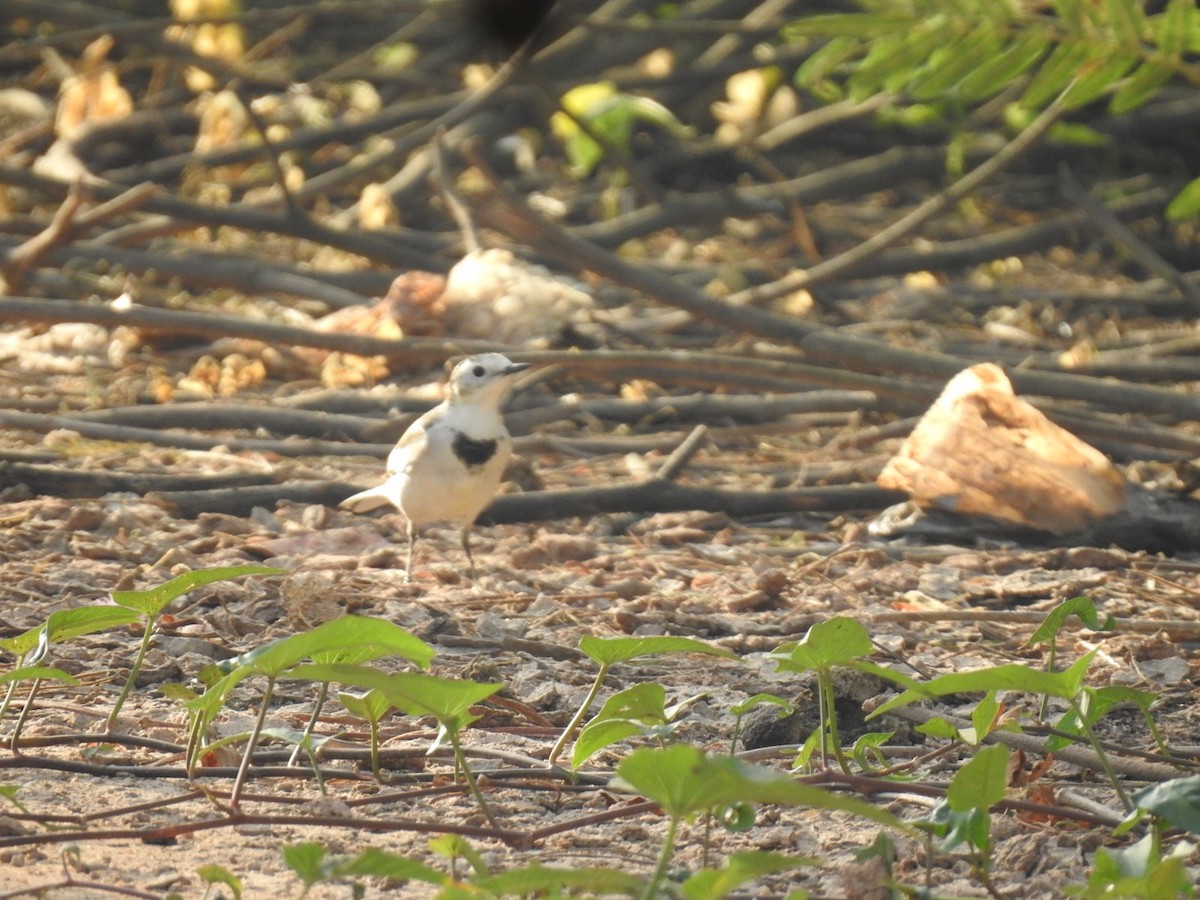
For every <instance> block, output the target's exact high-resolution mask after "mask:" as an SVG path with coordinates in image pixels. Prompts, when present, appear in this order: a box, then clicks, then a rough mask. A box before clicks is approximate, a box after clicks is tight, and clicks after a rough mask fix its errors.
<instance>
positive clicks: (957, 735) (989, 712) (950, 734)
mask: <svg viewBox="0 0 1200 900" xmlns="http://www.w3.org/2000/svg"><path fill="white" fill-rule="evenodd" d="M999 719H1000V701H999V700H997V699H996V692H995V691H988V692H987V693H986V694H984V695H983V699H982V700H980V701H979V702H978V703H976V704H975V709H973V710H972V711H971V724H970V726H969V727H967V728H958V727H957V726H955V725H954V724H953V723H951V722H948V721H946V720H945V719H943V718H941V717H940V716H936V717H934V718H932V719H930V720H929V721H928V722H923V723H921V724H920V725H918V726H917V728H916V730H917V731H919V732H920V733H921V734H924V735H928V736H929V737H936V738H945V739H946V740H950V741H959V742H961V743H963V744H967V745H968V746H971V747H978V746H980V745H981V744H982V743H983V739H984V738H986V737H987V736H988V735H989V734H991V733H992V732H993V731H995V730H996V726H997V725H998V724H999Z"/></svg>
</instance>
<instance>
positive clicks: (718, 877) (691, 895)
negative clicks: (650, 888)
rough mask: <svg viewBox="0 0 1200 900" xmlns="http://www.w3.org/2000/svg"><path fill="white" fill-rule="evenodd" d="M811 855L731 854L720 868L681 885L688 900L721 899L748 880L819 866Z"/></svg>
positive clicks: (693, 877)
mask: <svg viewBox="0 0 1200 900" xmlns="http://www.w3.org/2000/svg"><path fill="white" fill-rule="evenodd" d="M819 865H821V861H820V860H818V859H813V858H811V857H802V856H785V855H783V854H782V853H767V852H765V851H757V852H747V853H732V854H730V856H729V858H728V859H727V860H725V865H723V866H722V867H721V868H719V869H704V870H702V871H700V872H697V873H696V874H694V875H692V876H690V877H689V878H688V879H687V880H686V881H685V882H684V883H683V884H681V885H680V886H679V890H680V893H682V894H683V896H684V897H685V898H686V900H721V898H722V897H727V896H729V894H731V893H732V892H733V891H734V890H735V889H736V888H739V887H741V886H742V885H743V884H745V883H746V882H748V881H753V880H754V879H755V878H759V877H760V876H763V875H771V874H773V873H775V872H786V871H788V870H789V869H798V868H799V867H800V866H819Z"/></svg>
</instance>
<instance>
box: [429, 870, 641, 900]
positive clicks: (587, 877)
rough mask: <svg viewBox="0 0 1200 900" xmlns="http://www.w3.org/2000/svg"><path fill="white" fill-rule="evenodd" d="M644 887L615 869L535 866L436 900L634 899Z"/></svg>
mask: <svg viewBox="0 0 1200 900" xmlns="http://www.w3.org/2000/svg"><path fill="white" fill-rule="evenodd" d="M644 888H645V879H643V878H639V877H638V876H637V875H630V874H628V873H626V872H621V871H619V870H617V869H608V868H603V867H600V866H588V867H585V868H582V869H563V868H558V867H551V866H541V865H538V864H536V863H534V864H532V865H528V866H522V867H521V868H519V869H512V870H510V871H508V872H501V873H500V874H498V875H489V876H488V877H486V878H476V879H474V880H472V882H471V883H470V887H469V888H467V889H466V890H462V891H461V892H460V891H456V890H453V889H447V890H444V891H443V892H442V893H441V894H439V895H438V900H458V898H459V897H461V898H463V900H466V898H468V897H470V898H489V900H490V898H499V897H562V898H565V897H580V896H582V897H602V896H608V895H612V894H618V895H625V896H627V897H636V896H638V894H639V893H640V892H641V891H642V890H643V889H644Z"/></svg>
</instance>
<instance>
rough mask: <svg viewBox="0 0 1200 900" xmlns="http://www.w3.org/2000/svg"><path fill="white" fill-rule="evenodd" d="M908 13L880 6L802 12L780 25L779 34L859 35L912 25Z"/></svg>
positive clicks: (792, 36)
mask: <svg viewBox="0 0 1200 900" xmlns="http://www.w3.org/2000/svg"><path fill="white" fill-rule="evenodd" d="M912 22H913V20H912V16H909V15H905V14H904V13H890V12H886V11H883V10H880V11H878V12H863V13H831V14H827V15H817V16H805V17H804V18H802V19H797V20H795V21H794V22H790V23H788V24H787V25H785V26H784V27H783V35H784V37H785V38H786V39H787V40H789V41H795V40H798V39H799V38H801V37H828V38H836V37H859V36H861V35H875V34H888V33H891V32H895V31H896V30H898V29H907V28H911V27H912Z"/></svg>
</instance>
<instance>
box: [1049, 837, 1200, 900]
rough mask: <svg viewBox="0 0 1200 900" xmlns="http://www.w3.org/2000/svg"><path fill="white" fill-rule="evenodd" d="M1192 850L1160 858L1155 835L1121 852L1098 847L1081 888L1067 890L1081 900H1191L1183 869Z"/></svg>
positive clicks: (1180, 849)
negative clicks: (1087, 876) (1088, 875)
mask: <svg viewBox="0 0 1200 900" xmlns="http://www.w3.org/2000/svg"><path fill="white" fill-rule="evenodd" d="M1192 849H1193V848H1191V847H1190V846H1188V845H1186V844H1180V845H1178V846H1177V847H1176V848H1175V850H1174V851H1173V852H1171V853H1169V854H1166V855H1164V854H1163V850H1162V843H1161V839H1160V837H1159V834H1158V832H1157V831H1151V832H1150V833H1149V834H1147V835H1146V836H1145V837H1143V838H1142V839H1141V840H1139V841H1138V842H1137V843H1135V844H1133V845H1131V846H1129V847H1126V848H1124V849H1122V850H1109V849H1107V848H1105V847H1101V848H1100V849H1099V850H1097V851H1096V863H1095V867H1094V868H1093V869H1092V872H1091V875H1090V877H1089V878H1088V882H1087V884H1086V885H1085V886H1083V887H1075V888H1071V889H1068V893H1069V895H1070V896H1074V897H1082V898H1085V900H1181V898H1184V897H1195V896H1196V887H1195V885H1194V884H1192V879H1191V876H1190V875H1189V874H1188V870H1187V866H1186V865H1185V857H1187V856H1188V855H1190V854H1191V852H1192Z"/></svg>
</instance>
